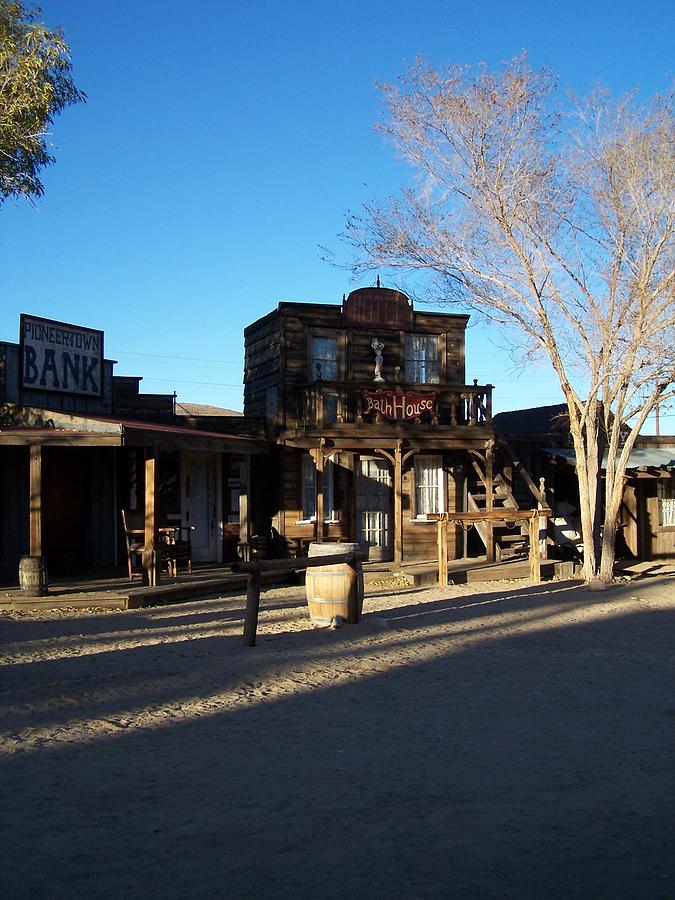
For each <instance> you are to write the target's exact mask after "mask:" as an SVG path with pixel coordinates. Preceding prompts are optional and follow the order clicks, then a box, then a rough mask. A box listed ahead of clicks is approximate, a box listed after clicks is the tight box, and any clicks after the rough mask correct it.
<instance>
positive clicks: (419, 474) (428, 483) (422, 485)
mask: <svg viewBox="0 0 675 900" xmlns="http://www.w3.org/2000/svg"><path fill="white" fill-rule="evenodd" d="M444 481H445V479H444V478H443V460H442V458H441V457H440V456H416V457H415V517H416V518H418V519H423V518H425V517H426V516H427V515H429V514H431V513H442V512H445V490H444Z"/></svg>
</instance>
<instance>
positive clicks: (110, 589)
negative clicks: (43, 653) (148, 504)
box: [0, 556, 574, 612]
mask: <svg viewBox="0 0 675 900" xmlns="http://www.w3.org/2000/svg"><path fill="white" fill-rule="evenodd" d="M363 574H364V582H365V588H366V593H367V594H368V593H371V594H372V593H377V592H378V590H381V589H389V588H392V587H400V588H405V587H416V588H421V587H432V586H434V585H437V584H438V560H426V561H421V562H420V561H418V562H415V563H411V564H407V565H400V566H399V565H395V564H394V563H393V562H364V563H363ZM573 574H574V566H573V564H572V563H564V562H560V560H541V577H542V579H544V580H548V579H551V578H554V577H559V578H570V577H573ZM527 578H529V562H528V560H527V559H526V558H525V559H519V560H508V561H504V562H501V563H497V564H495V563H493V562H488V561H487V558H486V557H485V556H481V557H474V558H468V559H458V560H450V561H449V562H448V581H449V583H452V584H466V583H469V584H471V583H475V582H480V581H492V580H511V579H527ZM246 580H247V576H246V575H245V574H235V573H234V572H232V569H231V567H230V566H229V565H216V564H211V563H203V564H197V565H195V566H194V567H193V570H192V572H191V573H187V572H185V573H180V574H179V575H178V576H177V577H175V578H170V579H169V578H165V579H164V580H163V581H162V583H161V584H159V585H139V584H138V582H131V581H130V580H129V577H128V575H127V574H126V572H123V571H122V570H121V569H116V570H114V571H110V572H103V573H102V572H96V573H90V574H86V573H85V574H83V575H80V576H78V577H76V578H54V579H52V580H51V581H50V586H49V593H48V594H46V595H44V596H42V597H28V596H26V595H25V594H23V593H22V591H21V589H20V588H19V586H18V584H17V585H15V586H10V587H4V588H2V590H0V612H8V611H19V610H23V611H32V612H40V611H45V610H49V609H116V610H127V609H141V608H143V607H146V606H161V605H163V604H170V603H182V602H188V601H191V600H205V599H209V598H214V597H219V596H222V595H223V594H229V593H242V592H244V591H245V590H246ZM267 580H268V583H274V584H294V583H297V584H301V583H302V577H301V573H297V572H295V571H292V572H289V573H284V574H280V573H277V574H276V575H271V576H268V578H267Z"/></svg>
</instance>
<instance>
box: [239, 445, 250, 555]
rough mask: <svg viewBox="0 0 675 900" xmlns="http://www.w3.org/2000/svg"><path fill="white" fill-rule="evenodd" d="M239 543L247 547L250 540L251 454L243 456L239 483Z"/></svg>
mask: <svg viewBox="0 0 675 900" xmlns="http://www.w3.org/2000/svg"><path fill="white" fill-rule="evenodd" d="M239 491H240V493H239V543H240V544H245V545H246V546H248V543H249V541H250V539H251V526H250V519H249V510H250V507H251V454H250V453H247V454H246V455H245V456H244V462H243V464H242V465H241V469H240V483H239Z"/></svg>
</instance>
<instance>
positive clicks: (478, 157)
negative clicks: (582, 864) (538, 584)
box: [347, 55, 675, 580]
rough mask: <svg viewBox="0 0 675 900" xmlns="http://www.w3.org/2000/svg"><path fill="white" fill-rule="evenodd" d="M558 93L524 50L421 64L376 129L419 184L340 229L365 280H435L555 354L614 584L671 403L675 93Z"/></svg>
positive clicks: (588, 547)
mask: <svg viewBox="0 0 675 900" xmlns="http://www.w3.org/2000/svg"><path fill="white" fill-rule="evenodd" d="M555 89H556V80H555V78H554V76H553V75H552V73H551V72H550V71H548V70H546V69H542V70H539V71H532V70H531V69H530V67H529V66H528V63H527V59H526V57H525V56H524V55H523V56H520V57H518V58H516V59H514V60H513V61H512V62H510V63H509V64H507V65H506V66H505V67H504V68H503V70H501V71H499V72H497V73H495V72H491V71H490V70H489V69H488V68H487V67H485V66H480V67H478V68H475V69H474V68H471V67H459V66H453V67H450V68H448V69H447V70H439V69H435V68H434V67H433V66H431V65H429V64H428V63H425V62H424V61H423V60H418V61H417V62H416V64H415V65H414V66H412V67H411V69H410V70H409V71H408V72H407V73H406V74H404V75H403V76H402V77H401V79H400V81H399V83H398V84H397V85H389V84H386V85H384V86H383V87H382V93H383V99H384V104H385V109H386V113H387V116H386V121H385V123H384V124H383V125H381V126H379V128H380V130H381V131H382V132H383V133H384V134H385V135H386V136H387V137H388V138H389V139H390V140H391V142H392V143H393V145H394V146H395V148H396V149H397V150H398V151H399V152H400V153H401V154H402V156H403V158H404V159H405V160H406V161H407V162H408V163H410V165H411V166H412V167H413V169H414V170H415V172H416V173H417V174H418V176H419V179H418V181H417V182H416V186H415V187H414V188H407V189H404V190H403V192H402V195H401V196H400V197H399V198H390V199H389V200H387V201H384V202H378V201H375V202H373V203H370V204H368V205H366V207H365V210H364V212H363V213H362V214H360V215H354V216H350V218H349V219H348V223H347V234H348V239H349V240H350V241H351V243H352V245H353V246H354V247H355V248H356V250H357V257H358V260H359V261H358V262H357V263H356V265H355V266H354V269H355V271H363V270H367V269H371V268H373V267H375V266H386V267H389V268H391V269H403V270H413V271H416V272H421V273H426V275H427V276H429V278H427V279H424V282H425V284H426V289H427V291H428V293H427V294H426V295H425V296H426V297H427V299H430V300H431V301H433V302H435V303H439V302H441V303H461V304H462V305H463V306H465V307H467V306H468V307H469V308H473V309H475V310H477V311H480V313H482V314H483V315H484V316H486V317H487V318H488V319H490V320H492V321H493V322H495V323H497V324H498V325H500V326H502V328H504V329H509V330H510V332H511V334H513V335H515V340H516V341H517V343H518V346H519V349H520V351H521V353H522V355H523V358H524V359H525V360H528V359H531V358H533V357H534V356H536V355H541V354H544V355H545V356H546V357H547V358H548V360H549V361H550V364H551V366H552V367H553V369H554V370H555V372H556V374H557V376H558V378H559V381H560V387H561V389H562V392H563V394H564V397H565V400H566V401H567V407H568V410H569V418H570V430H571V433H572V437H573V440H574V448H575V452H576V466H577V473H578V479H579V493H580V507H581V510H580V511H581V521H582V532H583V541H584V570H583V572H584V576H585V577H586V578H587V579H591V578H596V577H600V578H601V579H602V580H610V579H611V578H612V572H613V565H614V553H615V538H616V529H617V520H618V512H619V508H620V504H621V498H622V493H623V486H624V483H625V472H626V467H627V462H628V456H629V453H630V450H631V449H632V447H633V445H634V442H635V438H636V437H637V435H638V433H639V431H640V429H641V428H642V426H643V425H644V423H645V420H646V418H647V416H648V415H649V413H650V412H651V411H652V410H653V409H654V407H655V405H656V404H657V403H658V402H661V403H663V402H664V401H666V400H668V398H670V397H672V396H673V394H674V393H675V391H674V390H673V383H674V381H675V352H674V344H675V341H674V334H675V327H674V326H675V300H674V292H673V286H674V285H673V281H674V274H673V258H674V254H673V245H674V238H673V217H674V196H675V191H674V189H673V188H674V170H675V166H674V152H673V151H674V146H673V134H675V129H674V128H673V104H672V101H673V95H672V92H671V93H670V94H669V95H668V96H666V97H655V98H654V99H653V100H651V101H650V102H649V103H648V105H646V106H640V105H639V104H638V102H637V99H636V97H635V96H629V97H624V98H620V99H614V98H612V97H611V96H610V95H609V94H608V93H607V92H605V91H602V90H597V91H595V92H594V93H593V94H592V96H590V97H589V98H587V99H585V100H579V99H576V98H568V101H567V102H566V104H565V105H559V106H556V105H555V104H554V92H555ZM627 426H630V428H628V427H627ZM605 450H606V454H607V459H606V463H605V478H604V481H603V480H602V479H601V466H602V455H603V451H605ZM603 484H604V503H603V502H602V499H601V485H603ZM602 509H604V522H602V519H601V510H602ZM601 524H603V525H604V527H603V529H602V539H601V540H600V539H599V535H600V531H601V529H600V525H601Z"/></svg>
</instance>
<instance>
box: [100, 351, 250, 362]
mask: <svg viewBox="0 0 675 900" xmlns="http://www.w3.org/2000/svg"><path fill="white" fill-rule="evenodd" d="M106 353H110V355H111V356H140V357H143V358H148V359H168V360H175V359H180V360H181V361H185V362H208V363H221V364H223V365H228V366H241V365H243V361H242V360H241V359H236V360H235V359H206V358H205V357H203V356H173V355H170V354H166V353H134V352H132V351H131V350H110V349H108V348H106Z"/></svg>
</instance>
